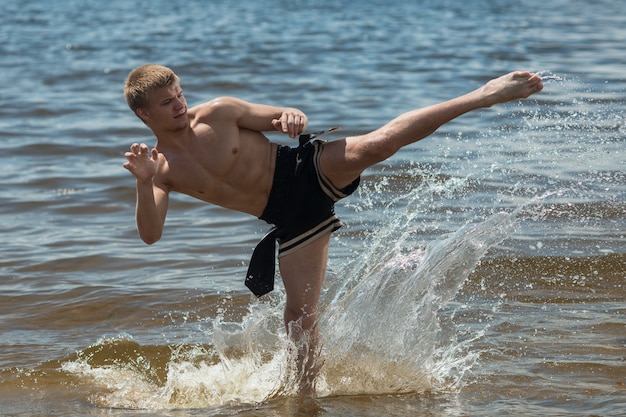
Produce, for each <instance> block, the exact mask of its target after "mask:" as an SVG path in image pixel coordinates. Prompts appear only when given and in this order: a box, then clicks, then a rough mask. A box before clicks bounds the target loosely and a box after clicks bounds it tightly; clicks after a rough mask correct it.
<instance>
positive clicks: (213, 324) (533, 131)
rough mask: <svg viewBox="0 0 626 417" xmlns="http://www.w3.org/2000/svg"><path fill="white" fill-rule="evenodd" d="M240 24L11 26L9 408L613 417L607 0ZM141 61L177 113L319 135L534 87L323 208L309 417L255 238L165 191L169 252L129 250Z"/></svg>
mask: <svg viewBox="0 0 626 417" xmlns="http://www.w3.org/2000/svg"><path fill="white" fill-rule="evenodd" d="M233 4H234V3H232V2H226V1H214V2H211V3H208V4H207V3H206V2H200V1H189V2H186V3H185V4H184V6H183V5H177V4H171V3H166V2H162V1H160V0H157V1H152V2H149V3H144V4H140V3H137V4H131V3H128V2H123V1H119V0H112V1H110V2H107V3H106V4H104V3H98V2H92V1H67V2H55V3H50V2H43V1H40V0H33V1H26V2H17V1H12V0H10V1H8V2H4V3H3V4H2V5H1V6H0V10H1V12H2V13H0V23H2V24H1V25H0V40H1V42H0V53H1V55H0V56H1V57H2V58H0V59H1V62H2V72H1V73H0V74H1V77H2V80H3V81H4V82H3V86H4V87H3V92H2V94H0V140H1V141H2V144H3V152H2V155H1V156H0V158H1V160H2V166H3V167H4V169H3V170H2V172H1V173H0V176H1V183H2V184H3V185H2V187H0V198H2V205H1V206H0V222H1V223H2V230H3V240H2V241H3V245H2V248H3V256H2V258H1V260H0V277H1V279H0V317H1V320H0V352H1V353H0V414H3V415H8V416H9V415H10V416H33V415H46V416H68V415H76V416H83V415H114V416H134V415H141V416H151V415H154V416H163V415H168V416H195V415H233V414H236V415H243V416H311V415H316V416H334V415H342V416H370V415H371V416H380V415H390V416H393V415H397V416H405V415H426V416H428V415H433V416H441V415H451V416H457V415H458V416H461V415H463V416H464V415H486V416H490V415H493V416H505V415H516V416H519V415H553V416H554V415H619V414H621V413H622V412H623V410H624V408H625V407H626V400H625V398H626V397H625V394H626V391H625V389H626V388H625V384H626V368H625V367H624V357H625V356H626V328H625V326H626V322H625V320H624V314H626V308H625V307H624V303H623V300H624V298H625V295H626V294H625V291H626V290H625V277H626V238H625V236H626V177H625V174H624V166H625V162H624V161H625V158H624V152H623V147H624V137H625V129H624V109H625V104H626V100H624V91H625V84H626V83H625V79H624V71H623V69H624V67H625V65H624V64H626V61H625V58H624V54H623V45H624V41H625V40H626V29H624V28H623V10H622V9H623V6H622V4H621V3H620V2H612V1H608V0H606V1H601V2H600V3H597V5H595V6H594V7H589V6H588V5H587V3H585V2H582V1H565V0H557V1H553V2H550V3H545V2H543V3H540V2H538V1H535V0H530V1H524V2H521V3H519V4H516V5H515V7H508V6H507V7H505V6H504V5H503V4H500V2H494V1H487V0H485V1H470V2H464V3H462V4H461V3H458V4H457V3H454V2H442V1H434V0H433V1H424V2H402V3H400V2H397V3H391V4H389V3H388V2H383V1H382V0H381V1H377V0H367V1H364V2H360V3H357V4H353V3H348V2H343V1H339V2H337V1H334V2H330V1H324V0H319V1H313V0H309V1H306V0H302V1H262V2H253V1H241V2H238V3H237V7H233ZM146 62H159V63H162V64H166V65H170V66H172V67H173V68H174V69H175V70H176V71H177V73H179V75H180V76H181V77H182V81H183V88H184V89H185V94H186V97H187V100H188V101H189V103H190V104H194V103H197V102H200V101H203V100H207V99H209V98H212V97H215V96H219V95H235V96H239V97H242V98H244V99H247V100H250V101H256V102H264V103H270V104H277V105H288V106H296V107H299V108H301V109H302V110H304V111H305V112H306V113H307V114H308V115H309V119H310V121H311V122H310V125H311V128H312V129H313V130H321V129H325V128H327V127H330V126H334V125H341V126H343V130H342V131H341V132H339V133H338V134H336V135H334V137H339V135H350V134H355V133H361V132H366V131H368V130H370V129H373V128H375V127H377V126H379V125H380V124H382V123H384V122H385V121H387V120H389V119H390V118H392V117H394V116H395V115H397V114H399V113H401V112H403V111H406V110H409V109H411V108H414V107H421V106H425V105H428V104H432V103H434V102H437V101H440V100H444V99H447V98H450V97H453V96H456V95H458V94H461V93H464V92H467V91H469V90H471V89H473V88H476V87H478V86H479V85H481V84H482V83H483V82H485V81H486V80H488V79H489V78H492V77H494V76H496V75H499V74H500V73H503V72H508V71H510V70H513V69H529V70H533V71H539V72H540V73H541V74H542V75H543V77H544V80H545V89H544V91H543V92H542V93H541V94H540V95H537V96H535V97H533V98H531V99H529V100H526V101H523V102H519V103H510V104H507V105H505V106H500V107H497V108H493V109H488V110H484V111H479V112H475V113H472V114H468V115H465V116H463V117H462V118H460V119H459V120H457V121H455V122H453V123H450V124H449V125H447V126H444V127H442V128H441V129H440V130H439V131H438V132H437V133H435V134H434V135H433V136H432V137H430V138H428V139H426V140H424V141H422V142H420V143H418V144H415V145H413V146H411V147H409V148H406V149H404V150H402V151H401V152H400V153H398V154H397V155H396V156H394V157H393V158H391V159H390V160H389V161H386V162H385V163H382V164H380V165H377V166H376V167H373V168H372V169H371V170H368V171H367V172H366V173H365V175H364V177H363V185H362V187H361V188H360V189H359V190H358V192H357V193H355V195H354V196H352V197H350V198H349V199H347V200H345V201H343V202H342V203H341V204H340V205H339V206H338V208H337V212H338V214H339V215H340V217H342V219H343V220H344V222H346V223H347V226H346V227H345V228H343V229H341V230H340V231H339V232H337V233H336V234H335V236H334V237H333V240H332V249H331V252H332V253H331V256H330V260H329V272H328V276H327V280H326V286H325V289H324V293H323V295H322V317H321V324H322V329H323V330H322V333H323V336H322V337H323V343H324V348H323V351H322V356H323V358H324V361H325V365H324V368H323V370H322V374H321V376H320V380H319V384H318V395H317V397H316V398H309V399H299V398H293V397H291V395H290V394H291V393H292V390H293V386H291V385H290V384H291V382H290V377H289V375H290V374H289V363H290V362H289V352H290V347H289V345H288V344H287V342H286V341H285V337H284V330H283V327H282V306H283V303H284V292H283V291H282V287H281V285H280V283H279V285H278V288H277V290H276V291H275V292H274V293H272V295H271V296H269V297H267V298H266V299H262V300H260V301H259V300H256V299H255V298H254V297H252V296H251V295H250V294H249V293H248V292H247V290H246V289H245V287H244V286H243V276H244V274H245V270H246V266H247V261H248V258H249V255H250V254H251V251H252V248H253V247H254V245H255V243H256V242H257V241H258V240H259V239H260V237H261V236H262V234H263V233H264V232H265V231H266V230H267V228H268V227H267V225H264V224H262V223H261V222H259V221H258V220H256V219H253V218H250V217H248V216H244V215H239V214H234V213H231V212H228V211H226V210H223V209H220V208H216V207H211V206H207V205H204V204H200V203H198V202H196V201H194V200H192V199H190V198H188V197H184V196H176V197H175V198H173V200H172V201H171V209H170V212H169V213H168V220H167V225H166V230H165V235H164V237H163V239H162V240H161V241H160V242H159V243H158V244H156V245H154V246H150V247H148V246H145V245H143V244H142V243H141V242H140V240H139V239H138V237H137V234H136V231H135V228H134V220H133V218H134V181H133V179H132V177H131V176H130V175H129V174H128V172H126V171H125V170H124V169H123V168H122V166H121V165H122V163H123V162H124V160H123V159H124V158H123V153H124V152H125V150H126V149H127V148H128V146H129V145H130V144H131V143H132V142H135V141H146V142H148V143H150V142H151V141H152V139H151V137H150V133H149V132H148V131H147V130H146V128H145V127H144V126H143V125H142V124H141V122H140V121H139V120H138V119H136V118H135V117H134V116H133V115H132V114H131V113H130V112H129V111H128V109H127V108H126V106H125V103H124V101H123V98H122V93H121V89H122V84H123V81H124V78H125V77H126V75H127V74H128V72H129V71H130V70H131V69H132V68H133V67H135V66H137V65H140V64H143V63H146ZM272 139H273V140H276V141H279V142H281V143H289V141H288V140H287V139H285V138H282V137H280V136H278V135H274V136H272ZM331 139H332V138H331Z"/></svg>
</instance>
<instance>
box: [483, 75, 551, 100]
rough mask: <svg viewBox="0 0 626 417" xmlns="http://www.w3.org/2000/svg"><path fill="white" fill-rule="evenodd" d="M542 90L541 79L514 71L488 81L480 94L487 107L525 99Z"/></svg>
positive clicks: (537, 76)
mask: <svg viewBox="0 0 626 417" xmlns="http://www.w3.org/2000/svg"><path fill="white" fill-rule="evenodd" d="M542 89H543V83H542V82H541V77H540V76H539V75H537V74H532V73H530V72H528V71H515V72H511V73H509V74H506V75H503V76H501V77H499V78H496V79H494V80H491V81H489V82H488V83H487V84H485V86H484V87H482V88H481V89H480V92H481V93H482V94H484V95H485V99H486V100H487V103H488V104H487V106H493V105H494V104H499V103H506V102H507V101H511V100H517V99H520V98H526V97H529V96H531V95H532V94H535V93H538V92H540V91H541V90H542Z"/></svg>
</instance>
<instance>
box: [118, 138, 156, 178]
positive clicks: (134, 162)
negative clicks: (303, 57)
mask: <svg viewBox="0 0 626 417" xmlns="http://www.w3.org/2000/svg"><path fill="white" fill-rule="evenodd" d="M124 156H125V157H126V160H127V161H126V163H124V168H126V169H127V170H129V171H130V172H131V173H132V174H133V175H134V176H135V178H137V181H148V180H152V179H153V178H154V176H155V175H156V174H157V171H158V169H159V151H157V149H156V148H152V150H150V148H148V145H146V144H145V143H142V144H141V145H139V144H138V143H133V144H132V145H131V146H130V152H126V153H125V154H124Z"/></svg>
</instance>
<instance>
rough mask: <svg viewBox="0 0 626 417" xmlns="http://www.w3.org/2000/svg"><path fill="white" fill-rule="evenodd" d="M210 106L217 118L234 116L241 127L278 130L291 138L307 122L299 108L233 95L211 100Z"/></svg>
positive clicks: (298, 132) (302, 128) (257, 129)
mask: <svg viewBox="0 0 626 417" xmlns="http://www.w3.org/2000/svg"><path fill="white" fill-rule="evenodd" d="M211 107H212V110H213V111H214V112H215V114H216V115H218V116H219V118H222V119H224V118H226V119H228V118H234V119H235V122H236V124H237V126H238V127H240V128H242V129H249V130H254V131H257V132H269V131H278V132H282V133H284V134H286V135H289V137H291V138H295V137H296V136H298V135H299V134H300V133H302V132H304V130H305V129H306V128H307V125H308V122H309V121H308V118H307V116H306V114H304V112H302V111H301V110H299V109H296V108H292V107H275V106H268V105H265V104H255V103H250V102H247V101H245V100H241V99H238V98H234V97H219V98H216V99H214V100H212V101H211Z"/></svg>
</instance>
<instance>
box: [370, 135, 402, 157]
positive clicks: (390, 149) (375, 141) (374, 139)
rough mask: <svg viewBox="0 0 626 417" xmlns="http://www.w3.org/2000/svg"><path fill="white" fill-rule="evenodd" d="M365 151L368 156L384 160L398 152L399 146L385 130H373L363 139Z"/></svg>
mask: <svg viewBox="0 0 626 417" xmlns="http://www.w3.org/2000/svg"><path fill="white" fill-rule="evenodd" d="M362 149H363V152H364V154H365V155H366V158H368V159H369V160H372V161H375V162H381V161H384V160H386V159H388V158H390V157H391V156H393V155H394V154H395V153H396V152H398V147H397V146H396V145H395V143H394V142H393V140H391V138H389V137H387V135H386V134H385V132H384V131H376V132H372V133H370V134H369V135H367V136H366V138H365V140H364V141H363V148H362Z"/></svg>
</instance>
